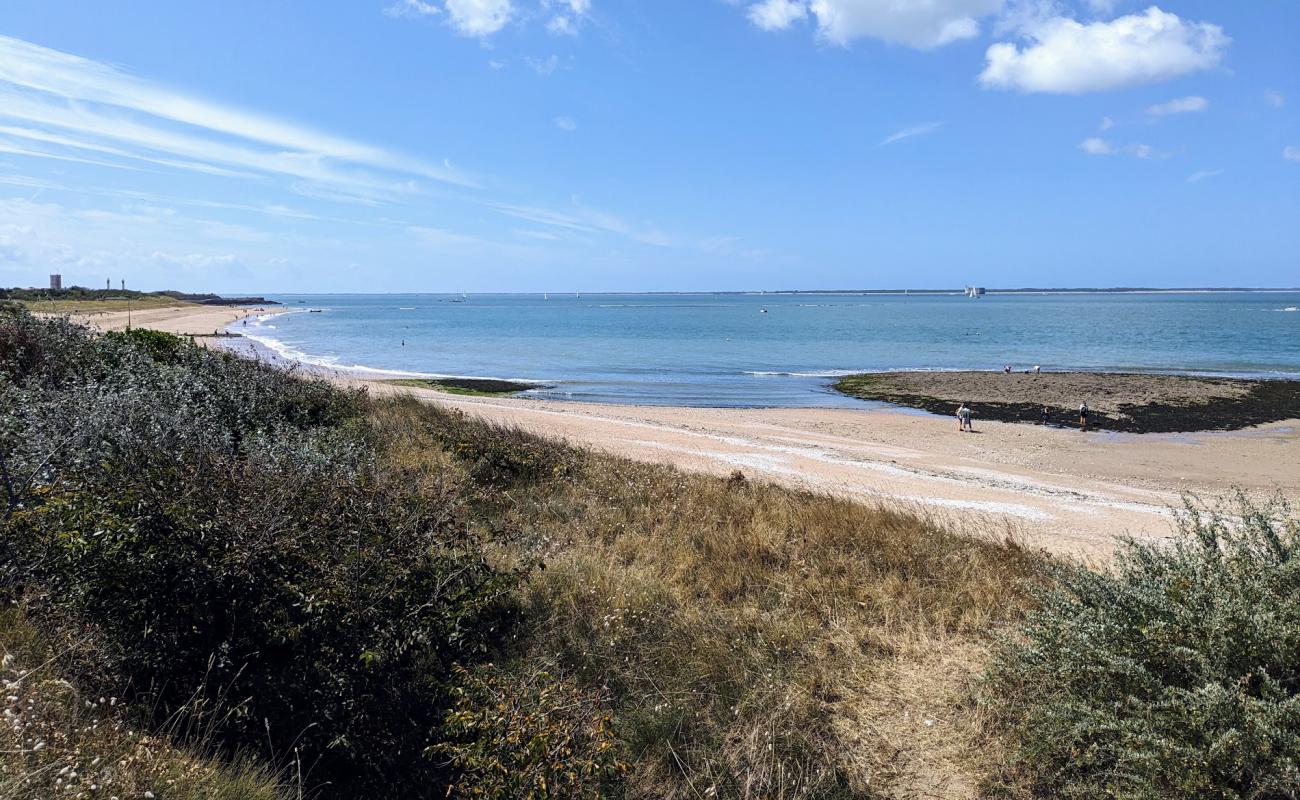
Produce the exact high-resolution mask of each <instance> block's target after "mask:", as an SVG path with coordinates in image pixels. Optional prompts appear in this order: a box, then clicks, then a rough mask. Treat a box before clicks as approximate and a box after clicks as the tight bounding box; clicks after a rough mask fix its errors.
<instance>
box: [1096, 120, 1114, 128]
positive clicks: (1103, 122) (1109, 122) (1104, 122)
mask: <svg viewBox="0 0 1300 800" xmlns="http://www.w3.org/2000/svg"><path fill="white" fill-rule="evenodd" d="M1113 127H1115V120H1113V119H1111V118H1110V117H1102V118H1101V124H1100V125H1098V126H1097V129H1098V130H1103V131H1108V130H1110V129H1111V128H1113Z"/></svg>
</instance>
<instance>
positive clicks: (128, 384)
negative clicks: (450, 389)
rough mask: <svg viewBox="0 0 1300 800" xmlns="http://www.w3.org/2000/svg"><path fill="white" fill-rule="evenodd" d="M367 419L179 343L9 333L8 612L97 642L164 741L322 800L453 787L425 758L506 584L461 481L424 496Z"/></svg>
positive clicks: (30, 323)
mask: <svg viewBox="0 0 1300 800" xmlns="http://www.w3.org/2000/svg"><path fill="white" fill-rule="evenodd" d="M6 337H9V340H8V341H6ZM366 408H367V404H366V400H365V398H364V396H363V395H359V394H354V393H348V392H343V391H340V390H337V389H335V388H333V387H331V386H330V385H328V384H325V383H322V382H318V381H308V380H300V379H297V378H296V377H295V376H293V375H290V374H286V373H284V372H281V371H277V370H274V369H271V368H268V367H265V366H262V365H259V364H257V363H254V362H251V361H247V360H243V359H238V358H235V357H232V356H229V355H226V354H222V353H217V352H212V351H207V350H204V349H202V348H198V347H194V346H193V345H190V344H188V343H184V342H180V341H174V340H173V339H171V338H167V337H156V336H152V335H135V334H134V333H133V334H131V335H124V336H112V337H93V336H91V335H89V334H88V333H87V332H86V331H84V330H82V329H79V328H76V327H73V326H68V325H66V324H65V323H62V322H50V321H40V320H35V319H33V318H31V317H30V316H26V315H23V314H11V315H9V316H7V317H6V318H4V319H3V320H0V466H2V467H3V475H4V476H6V486H7V490H6V494H7V497H8V498H9V503H8V507H7V510H6V513H5V517H4V528H3V534H4V535H3V537H2V539H0V540H2V541H3V543H4V545H3V546H4V550H3V551H2V552H0V556H3V557H4V560H5V563H4V565H3V566H4V567H5V571H4V573H3V578H4V580H5V587H4V588H7V589H8V590H9V592H10V594H11V595H15V594H19V593H21V594H22V595H23V596H24V597H25V600H26V605H27V608H28V609H29V610H30V612H31V613H33V614H35V615H37V616H38V618H40V619H41V620H43V621H44V622H46V623H50V624H55V625H58V624H60V621H61V620H66V621H67V624H68V625H75V626H86V627H88V628H90V629H91V630H93V631H94V632H95V635H96V641H97V643H98V645H99V648H98V652H97V654H96V655H97V658H98V660H99V664H98V665H97V666H98V667H99V668H101V669H102V670H103V671H104V672H105V673H106V674H108V675H109V676H111V677H112V678H113V679H115V680H116V681H117V683H118V685H119V687H120V688H122V689H123V690H124V691H126V693H127V695H128V696H129V697H132V698H134V699H135V700H136V701H137V702H138V703H140V704H141V705H144V706H147V707H150V708H152V709H153V710H154V715H155V717H156V718H157V719H159V720H165V719H168V718H169V717H171V716H172V715H191V716H195V715H197V716H201V717H202V720H201V723H200V724H202V725H203V726H205V727H207V728H209V729H210V738H211V740H212V741H213V742H214V743H217V744H221V745H223V746H224V747H225V748H226V749H227V751H229V752H239V751H246V750H253V751H255V752H258V753H260V754H261V755H262V756H263V757H264V758H266V759H267V760H269V761H271V762H272V764H274V765H275V766H277V767H284V766H287V765H289V764H292V765H293V768H294V770H295V772H296V771H297V770H298V769H301V771H302V773H303V774H304V777H305V780H306V782H307V783H308V785H309V786H321V787H324V788H323V789H322V791H323V793H324V794H325V795H327V796H333V797H376V796H408V795H411V794H413V793H418V792H422V791H427V790H428V788H429V787H430V786H431V785H439V784H443V783H446V782H447V781H448V780H449V779H450V778H449V776H448V774H447V770H446V768H445V764H444V762H438V761H435V760H433V759H429V758H427V757H426V756H425V750H426V748H427V747H428V746H429V745H430V744H431V743H432V742H435V741H436V738H437V729H438V727H439V725H440V724H441V722H442V720H443V718H444V715H445V712H446V710H447V709H448V707H449V705H450V703H451V694H450V692H451V682H452V670H453V668H454V667H455V666H456V665H457V664H461V663H465V664H474V663H476V662H477V661H479V660H480V659H481V658H482V657H483V655H484V654H485V653H487V652H489V651H491V650H492V648H493V647H494V645H495V643H496V641H497V639H498V638H499V637H500V636H501V634H502V631H503V629H504V628H505V627H506V626H507V625H509V623H510V621H511V619H512V615H513V610H512V605H511V601H510V592H511V588H512V587H513V585H514V582H515V576H514V575H513V574H510V573H504V572H501V571H499V570H497V569H494V568H493V567H492V566H490V565H489V564H488V563H487V562H486V560H485V558H484V557H483V555H482V552H481V549H480V547H479V543H478V542H477V541H476V540H475V539H474V538H473V536H471V535H470V533H469V532H468V531H469V529H470V525H469V524H468V520H467V517H466V514H465V512H464V504H463V502H462V500H461V499H460V496H459V493H458V492H459V488H458V486H459V484H457V483H456V482H455V481H456V480H458V479H454V478H450V479H448V480H450V481H451V483H450V484H449V486H448V488H447V490H446V491H441V492H421V491H417V490H416V488H415V487H414V482H413V481H410V480H408V476H407V475H405V474H404V473H403V472H402V471H401V470H400V469H398V468H396V467H394V466H392V465H391V464H389V463H388V462H387V461H386V460H385V459H384V458H383V457H382V453H380V452H379V451H378V450H377V449H376V448H377V445H376V443H375V442H374V441H372V437H370V436H369V435H368V434H367V433H366V427H365V426H364V425H363V424H361V422H360V420H359V418H358V414H359V413H361V412H363V411H365V410H366ZM435 477H436V476H435ZM428 480H429V478H428V477H427V476H425V477H424V478H423V481H424V483H423V484H422V485H423V486H424V488H427V483H428Z"/></svg>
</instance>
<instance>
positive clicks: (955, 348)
mask: <svg viewBox="0 0 1300 800" xmlns="http://www.w3.org/2000/svg"><path fill="white" fill-rule="evenodd" d="M270 299H274V300H276V301H278V302H279V303H281V305H280V306H278V307H277V308H276V312H275V313H268V314H266V315H262V316H259V317H257V318H255V319H251V320H249V321H248V324H247V325H243V324H240V323H236V324H234V325H232V326H231V328H230V330H231V331H232V332H234V333H240V334H243V335H244V336H245V337H246V338H244V339H242V340H232V341H233V342H235V343H236V344H235V346H236V347H243V348H248V349H250V350H253V351H256V352H258V353H259V354H260V355H262V356H263V357H266V358H270V359H272V360H273V361H275V362H277V363H298V364H301V365H303V366H305V367H324V368H332V369H342V370H348V371H353V372H357V373H359V374H362V375H376V374H380V373H383V374H388V375H391V376H410V377H430V378H436V377H487V378H502V379H512V380H520V381H527V382H530V383H533V384H534V385H535V387H536V388H534V389H532V390H530V391H529V392H527V395H528V396H532V397H539V398H548V399H558V400H573V401H588V402H603V403H628V404H639V405H680V406H704V407H737V408H743V407H813V406H851V405H854V404H855V403H857V402H858V401H854V400H852V399H850V398H846V397H843V396H841V395H839V394H837V393H836V392H834V391H833V390H832V389H831V384H832V383H833V382H834V380H835V378H837V377H839V376H843V375H849V374H853V373H859V372H875V371H890V370H999V369H1002V368H1003V367H1004V366H1005V365H1009V366H1011V368H1012V369H1015V370H1027V369H1032V368H1033V367H1034V366H1039V367H1041V368H1042V369H1043V370H1044V371H1048V370H1096V371H1114V372H1163V373H1182V374H1197V375H1223V376H1235V377H1263V378H1292V379H1300V292H1186V293H1123V294H1120V293H1093V294H1076V293H1068V294H1063V293H1055V294H1053V293H1042V294H987V295H985V296H983V297H979V298H970V297H966V296H964V295H962V294H960V293H953V294H950V295H933V294H846V293H833V294H811V293H799V294H625V295H615V294H590V295H589V294H572V293H571V294H549V295H541V294H530V295H523V294H501V295H492V294H487V295H482V294H475V295H459V294H457V295H431V294H410V295H403V294H383V295H378V294H375V295H279V296H274V297H272V298H270Z"/></svg>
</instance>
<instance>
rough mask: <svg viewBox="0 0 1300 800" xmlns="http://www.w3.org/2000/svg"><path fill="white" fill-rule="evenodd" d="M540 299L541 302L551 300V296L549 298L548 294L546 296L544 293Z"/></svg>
mask: <svg viewBox="0 0 1300 800" xmlns="http://www.w3.org/2000/svg"><path fill="white" fill-rule="evenodd" d="M542 299H543V300H550V299H551V296H550V295H549V294H546V293H545V292H543V293H542Z"/></svg>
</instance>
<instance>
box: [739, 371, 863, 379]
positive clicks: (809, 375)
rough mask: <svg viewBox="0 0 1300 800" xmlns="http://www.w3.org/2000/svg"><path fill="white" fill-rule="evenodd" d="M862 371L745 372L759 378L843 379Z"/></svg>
mask: <svg viewBox="0 0 1300 800" xmlns="http://www.w3.org/2000/svg"><path fill="white" fill-rule="evenodd" d="M859 371H860V370H851V369H828V370H825V371H824V372H766V371H764V370H745V374H746V375H753V376H755V377H759V378H843V377H846V376H849V375H857V374H858V372H859Z"/></svg>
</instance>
